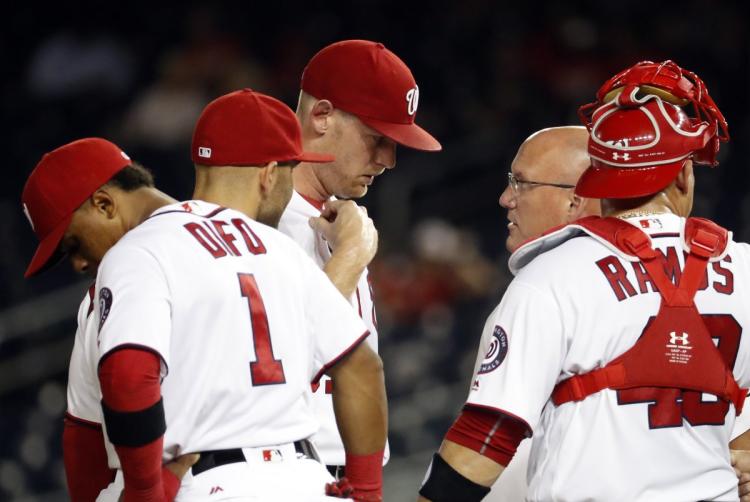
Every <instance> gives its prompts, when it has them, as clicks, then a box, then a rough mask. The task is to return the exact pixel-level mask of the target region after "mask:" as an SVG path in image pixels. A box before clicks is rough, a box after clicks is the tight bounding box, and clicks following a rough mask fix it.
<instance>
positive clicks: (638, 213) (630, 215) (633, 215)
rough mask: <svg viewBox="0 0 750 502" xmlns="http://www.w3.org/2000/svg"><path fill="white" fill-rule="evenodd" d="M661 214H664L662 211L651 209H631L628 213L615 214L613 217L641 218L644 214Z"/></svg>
mask: <svg viewBox="0 0 750 502" xmlns="http://www.w3.org/2000/svg"><path fill="white" fill-rule="evenodd" d="M663 214H665V213H663V212H662V213H652V212H651V211H633V212H630V213H623V214H618V215H617V216H615V218H620V219H621V220H625V219H627V218H642V217H644V216H660V215H663Z"/></svg>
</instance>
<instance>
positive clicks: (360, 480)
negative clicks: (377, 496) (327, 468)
mask: <svg viewBox="0 0 750 502" xmlns="http://www.w3.org/2000/svg"><path fill="white" fill-rule="evenodd" d="M383 451H384V450H380V451H379V452H376V453H371V454H369V455H351V454H349V453H347V454H346V467H345V470H344V472H345V473H346V477H347V479H348V480H349V482H350V483H351V484H352V486H353V487H354V490H355V492H365V493H369V492H372V493H380V492H382V490H383Z"/></svg>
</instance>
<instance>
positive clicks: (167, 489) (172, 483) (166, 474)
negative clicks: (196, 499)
mask: <svg viewBox="0 0 750 502" xmlns="http://www.w3.org/2000/svg"><path fill="white" fill-rule="evenodd" d="M161 481H162V483H163V484H164V497H165V499H166V501H167V502H172V501H173V500H174V498H175V497H176V496H177V492H178V491H179V490H180V478H178V477H177V476H176V475H175V473H173V472H172V471H170V470H169V469H167V468H166V467H162V468H161Z"/></svg>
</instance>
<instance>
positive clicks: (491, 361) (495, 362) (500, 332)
mask: <svg viewBox="0 0 750 502" xmlns="http://www.w3.org/2000/svg"><path fill="white" fill-rule="evenodd" d="M507 353H508V335H507V334H506V333H505V330H504V329H503V328H501V327H500V326H495V331H493V332H492V342H490V348H489V350H488V351H487V354H486V355H485V356H484V360H483V361H482V365H481V366H480V367H479V374H480V375H481V374H483V373H489V372H490V371H494V370H496V369H497V368H498V367H499V366H500V364H502V362H503V360H504V359H505V355H506V354H507Z"/></svg>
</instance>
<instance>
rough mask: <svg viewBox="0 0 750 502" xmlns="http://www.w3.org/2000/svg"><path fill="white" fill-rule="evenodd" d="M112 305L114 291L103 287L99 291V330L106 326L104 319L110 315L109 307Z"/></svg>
mask: <svg viewBox="0 0 750 502" xmlns="http://www.w3.org/2000/svg"><path fill="white" fill-rule="evenodd" d="M111 307H112V291H110V289H109V288H102V290H101V291H99V331H101V330H102V326H104V321H106V320H107V316H109V309H110V308H111Z"/></svg>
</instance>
